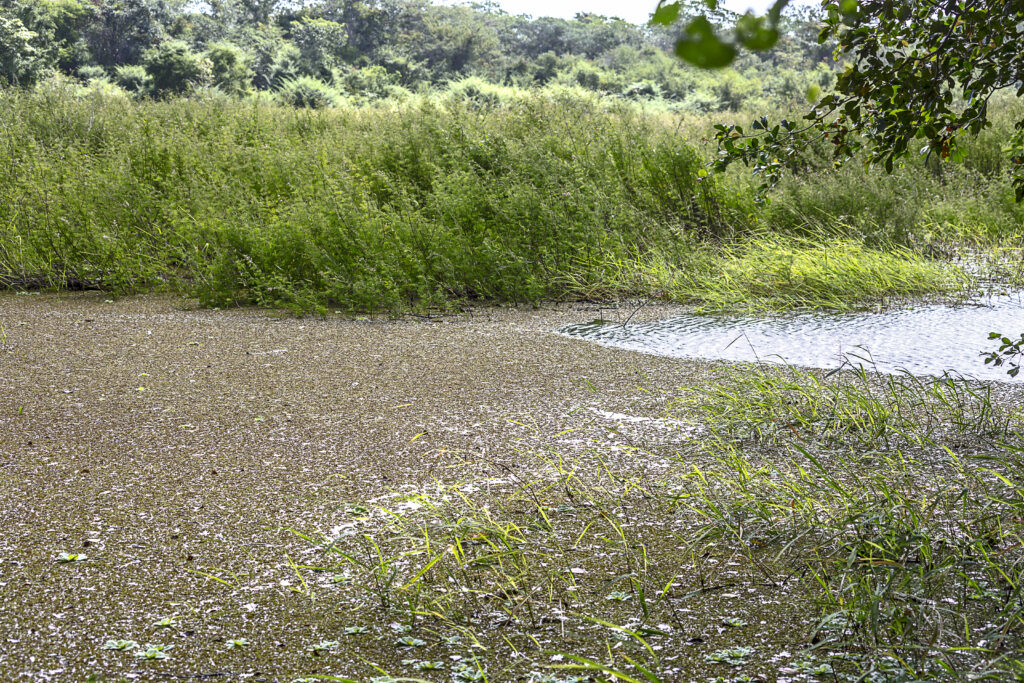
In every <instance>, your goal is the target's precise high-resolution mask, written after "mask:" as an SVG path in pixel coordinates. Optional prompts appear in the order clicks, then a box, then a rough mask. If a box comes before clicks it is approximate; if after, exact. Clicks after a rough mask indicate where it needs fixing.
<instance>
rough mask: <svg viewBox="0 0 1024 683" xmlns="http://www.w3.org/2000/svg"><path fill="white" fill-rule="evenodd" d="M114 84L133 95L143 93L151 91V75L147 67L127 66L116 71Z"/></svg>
mask: <svg viewBox="0 0 1024 683" xmlns="http://www.w3.org/2000/svg"><path fill="white" fill-rule="evenodd" d="M114 83H117V84H118V85H119V86H121V87H122V88H124V89H125V90H127V91H128V92H133V93H142V92H145V91H146V90H148V89H149V74H147V73H146V69H145V67H142V66H139V65H137V64H125V65H124V66H119V67H117V68H116V69H115V70H114Z"/></svg>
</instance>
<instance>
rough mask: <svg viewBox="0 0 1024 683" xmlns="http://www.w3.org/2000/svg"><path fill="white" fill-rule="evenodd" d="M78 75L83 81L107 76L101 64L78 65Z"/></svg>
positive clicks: (86, 81)
mask: <svg viewBox="0 0 1024 683" xmlns="http://www.w3.org/2000/svg"><path fill="white" fill-rule="evenodd" d="M78 77H79V78H80V79H81V80H82V82H83V83H88V82H89V81H96V80H101V79H105V78H106V77H107V72H106V71H105V70H104V68H103V67H102V66H96V65H95V64H86V65H84V66H80V67H78Z"/></svg>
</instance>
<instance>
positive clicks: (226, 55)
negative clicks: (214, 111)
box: [206, 43, 252, 95]
mask: <svg viewBox="0 0 1024 683" xmlns="http://www.w3.org/2000/svg"><path fill="white" fill-rule="evenodd" d="M206 58H207V60H209V62H210V75H211V77H212V80H213V85H215V86H216V87H217V88H218V89H219V90H220V91H222V92H225V93H228V94H229V95H243V94H245V93H246V92H247V91H248V90H249V83H250V81H251V80H252V72H251V71H250V70H249V66H248V63H247V62H248V58H247V57H246V55H245V53H244V52H242V51H241V50H240V49H238V48H237V47H235V46H234V45H231V44H227V43H218V44H215V45H211V46H210V49H209V50H207V51H206Z"/></svg>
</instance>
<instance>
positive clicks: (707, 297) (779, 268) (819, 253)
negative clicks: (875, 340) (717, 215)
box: [566, 235, 971, 314]
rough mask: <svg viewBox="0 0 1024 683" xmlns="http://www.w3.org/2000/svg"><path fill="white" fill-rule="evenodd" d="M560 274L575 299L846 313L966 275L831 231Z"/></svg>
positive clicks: (944, 290)
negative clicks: (629, 299)
mask: <svg viewBox="0 0 1024 683" xmlns="http://www.w3.org/2000/svg"><path fill="white" fill-rule="evenodd" d="M587 275H591V276H596V279H594V280H589V281H588V280H585V279H584V277H585V276H584V275H583V274H582V273H568V274H567V275H566V280H567V289H568V290H569V292H570V293H571V294H573V295H576V296H580V297H583V298H617V297H618V298H621V297H626V296H652V297H658V298H662V299H665V300H668V301H675V302H680V303H686V304H694V305H696V307H697V310H698V311H701V312H708V313H721V312H742V313H760V314H774V313H781V312H785V311H794V310H815V309H822V308H825V309H830V310H834V311H849V310H855V309H862V308H867V307H877V306H880V305H881V306H884V305H887V304H892V303H895V302H899V301H902V300H906V299H908V298H910V297H923V296H931V295H953V296H956V295H957V294H958V293H959V292H962V291H965V290H966V289H967V287H968V285H969V283H970V281H971V278H970V277H969V276H968V275H967V274H966V273H964V272H963V271H962V270H960V269H958V268H957V267H955V266H953V265H951V264H949V263H947V262H944V261H936V260H930V259H927V258H925V257H924V256H922V255H920V254H918V253H916V252H913V251H911V250H910V249H907V248H905V247H900V246H898V245H890V246H888V247H887V248H884V249H882V248H872V247H868V246H865V245H864V243H863V242H862V241H859V240H853V239H849V238H842V237H836V238H834V239H832V240H829V241H826V240H822V239H807V238H799V237H782V236H771V235H768V236H761V237H748V238H745V239H742V240H738V241H732V242H721V243H716V244H701V243H695V244H693V246H692V248H691V249H690V250H688V251H687V252H686V253H685V255H684V256H682V257H681V258H678V259H676V260H674V261H673V260H670V259H667V258H664V257H660V256H643V255H640V254H638V253H634V254H633V255H632V256H631V257H629V258H625V259H618V260H608V261H607V262H606V263H605V264H604V265H603V267H602V268H600V269H590V270H589V271H587Z"/></svg>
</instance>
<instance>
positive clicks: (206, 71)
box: [143, 41, 210, 96]
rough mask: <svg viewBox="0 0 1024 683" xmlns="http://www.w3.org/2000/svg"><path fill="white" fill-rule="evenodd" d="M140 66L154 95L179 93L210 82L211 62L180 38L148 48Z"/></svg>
mask: <svg viewBox="0 0 1024 683" xmlns="http://www.w3.org/2000/svg"><path fill="white" fill-rule="evenodd" d="M143 66H144V67H145V69H146V73H147V74H148V75H149V79H150V85H151V87H152V88H153V93H154V94H155V95H157V96H167V95H174V94H178V95H180V94H183V93H186V92H188V91H190V90H192V89H193V88H194V87H196V86H197V85H203V84H206V83H209V82H210V63H209V62H208V61H206V60H205V59H203V58H202V57H200V56H199V55H197V54H196V53H194V52H192V50H191V49H189V47H188V45H187V44H186V43H183V42H181V41H170V42H167V43H164V44H162V45H160V46H158V47H155V48H153V49H151V50H149V51H147V52H146V54H145V56H144V58H143Z"/></svg>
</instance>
